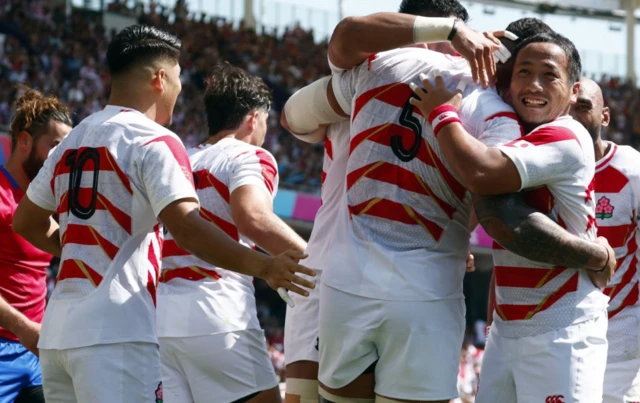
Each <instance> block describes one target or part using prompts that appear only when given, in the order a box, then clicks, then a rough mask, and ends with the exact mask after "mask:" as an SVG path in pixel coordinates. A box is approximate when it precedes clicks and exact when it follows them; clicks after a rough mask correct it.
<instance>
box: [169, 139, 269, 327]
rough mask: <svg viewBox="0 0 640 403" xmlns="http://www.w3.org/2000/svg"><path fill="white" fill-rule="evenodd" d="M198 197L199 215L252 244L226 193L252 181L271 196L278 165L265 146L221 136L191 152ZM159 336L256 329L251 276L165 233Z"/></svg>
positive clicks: (230, 192) (250, 183) (239, 239)
mask: <svg viewBox="0 0 640 403" xmlns="http://www.w3.org/2000/svg"><path fill="white" fill-rule="evenodd" d="M189 153H190V160H191V165H192V169H193V175H194V179H195V185H196V191H197V193H198V199H199V200H200V215H201V216H202V217H203V218H204V219H206V220H207V221H210V222H211V223H213V224H215V225H216V226H217V227H219V228H220V229H221V230H223V231H224V232H225V233H226V234H227V235H228V236H229V237H231V238H233V239H234V240H236V241H237V242H240V243H241V244H243V245H245V246H247V247H250V248H253V247H255V245H254V244H253V242H252V241H251V240H249V239H248V238H246V237H244V236H243V235H242V234H240V233H239V231H238V229H237V227H236V224H235V223H234V221H233V216H232V211H231V205H230V196H231V194H232V193H233V191H234V190H236V189H238V188H240V187H242V186H245V185H254V186H259V187H262V188H264V189H265V190H266V191H267V192H268V193H269V195H270V197H272V196H273V195H274V194H275V192H276V190H277V187H278V175H277V165H276V162H275V159H274V158H273V156H272V155H271V154H270V153H269V152H268V151H266V150H264V149H262V148H260V147H255V146H252V145H250V144H247V143H245V142H242V141H240V140H236V139H222V140H220V141H218V142H217V143H215V144H213V145H211V144H207V145H202V146H198V147H196V148H193V149H191V150H190V151H189ZM158 291H159V295H160V299H159V304H158V334H159V336H160V337H183V336H199V335H209V334H216V333H226V332H230V331H235V330H245V329H260V324H259V323H258V319H257V316H256V302H255V297H254V287H253V277H250V276H246V275H243V274H239V273H236V272H233V271H229V270H225V269H222V268H219V267H215V266H213V265H210V264H208V263H206V262H204V261H202V260H200V259H199V258H197V257H195V256H193V255H192V254H190V253H189V252H187V251H185V250H183V249H181V248H180V247H179V246H178V245H177V244H176V242H175V240H173V238H172V236H171V234H166V240H165V245H164V250H163V260H162V274H161V278H160V287H159V290H158Z"/></svg>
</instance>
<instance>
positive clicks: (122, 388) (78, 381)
mask: <svg viewBox="0 0 640 403" xmlns="http://www.w3.org/2000/svg"><path fill="white" fill-rule="evenodd" d="M40 364H41V365H42V386H43V389H44V398H45V400H46V401H47V403H73V402H82V403H84V402H91V403H131V402H155V401H156V399H158V398H159V399H162V383H161V376H160V353H159V352H158V346H157V345H156V344H153V343H117V344H99V345H95V346H89V347H81V348H73V349H68V350H40Z"/></svg>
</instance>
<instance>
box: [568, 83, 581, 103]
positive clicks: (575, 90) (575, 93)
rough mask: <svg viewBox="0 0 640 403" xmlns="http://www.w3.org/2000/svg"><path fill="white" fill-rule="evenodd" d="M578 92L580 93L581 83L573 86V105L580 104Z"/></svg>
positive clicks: (571, 100) (571, 101)
mask: <svg viewBox="0 0 640 403" xmlns="http://www.w3.org/2000/svg"><path fill="white" fill-rule="evenodd" d="M578 91H580V83H573V85H572V86H571V99H570V100H569V103H570V104H571V105H573V104H575V103H576V102H578Z"/></svg>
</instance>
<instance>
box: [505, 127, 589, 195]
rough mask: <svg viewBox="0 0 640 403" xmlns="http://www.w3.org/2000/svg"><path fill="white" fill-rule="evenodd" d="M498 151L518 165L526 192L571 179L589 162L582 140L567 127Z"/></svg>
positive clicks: (536, 134)
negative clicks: (581, 166)
mask: <svg viewBox="0 0 640 403" xmlns="http://www.w3.org/2000/svg"><path fill="white" fill-rule="evenodd" d="M498 148H499V149H500V150H501V151H502V152H503V153H504V154H505V155H506V156H507V157H509V159H511V161H513V163H514V164H515V166H516V168H517V169H518V173H519V174H520V180H521V181H522V188H523V189H524V188H531V187H537V186H541V185H546V184H551V183H554V182H559V181H562V180H566V179H570V178H571V177H573V176H574V174H575V166H576V165H578V164H584V163H585V161H584V152H583V150H582V146H581V144H580V142H579V140H578V137H577V136H576V135H575V133H574V132H573V131H572V130H571V129H568V128H566V127H560V126H547V127H543V128H541V129H539V130H536V131H534V132H533V133H531V134H529V135H527V136H525V137H522V138H520V139H518V140H515V141H512V142H510V143H507V144H505V145H503V146H500V147H498Z"/></svg>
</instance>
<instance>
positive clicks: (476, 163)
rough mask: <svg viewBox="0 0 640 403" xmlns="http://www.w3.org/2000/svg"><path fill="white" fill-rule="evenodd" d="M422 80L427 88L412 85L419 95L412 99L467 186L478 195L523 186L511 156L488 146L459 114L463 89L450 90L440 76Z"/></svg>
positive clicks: (444, 153) (508, 191)
mask: <svg viewBox="0 0 640 403" xmlns="http://www.w3.org/2000/svg"><path fill="white" fill-rule="evenodd" d="M421 78H423V77H422V75H421ZM422 82H423V85H424V88H425V89H424V90H423V89H421V88H417V87H415V86H412V88H413V90H414V92H415V93H416V95H418V97H419V98H412V99H411V101H410V102H411V103H412V104H414V105H415V106H417V107H418V108H419V109H420V111H421V112H422V113H423V115H424V116H427V117H428V119H429V122H430V123H431V125H432V126H433V131H434V134H435V135H436V137H437V139H438V145H439V146H440V150H441V151H442V153H443V155H444V157H445V159H446V160H447V162H449V164H450V166H451V168H452V170H453V171H454V172H455V174H456V175H457V176H458V177H459V178H460V179H461V181H462V183H463V184H464V185H465V187H466V188H467V189H469V190H470V191H471V192H472V193H475V194H478V195H494V194H503V193H512V192H516V191H518V190H520V189H521V188H522V181H521V178H520V173H519V172H518V169H517V167H516V165H515V164H514V162H513V161H512V160H511V158H509V157H508V156H506V155H505V154H504V153H503V152H502V151H500V149H498V148H495V147H487V146H486V145H485V144H484V143H482V142H481V141H479V140H478V139H476V138H474V137H473V136H471V135H470V134H469V133H468V132H467V131H466V130H465V128H464V126H463V125H462V123H461V121H460V119H459V117H458V115H457V110H458V108H459V107H460V104H461V100H462V95H461V93H460V92H459V91H456V92H455V93H452V92H450V91H448V90H447V89H446V88H445V86H444V82H443V80H442V77H439V76H438V77H436V79H435V85H434V84H432V83H431V82H430V81H429V80H427V79H423V80H422Z"/></svg>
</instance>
